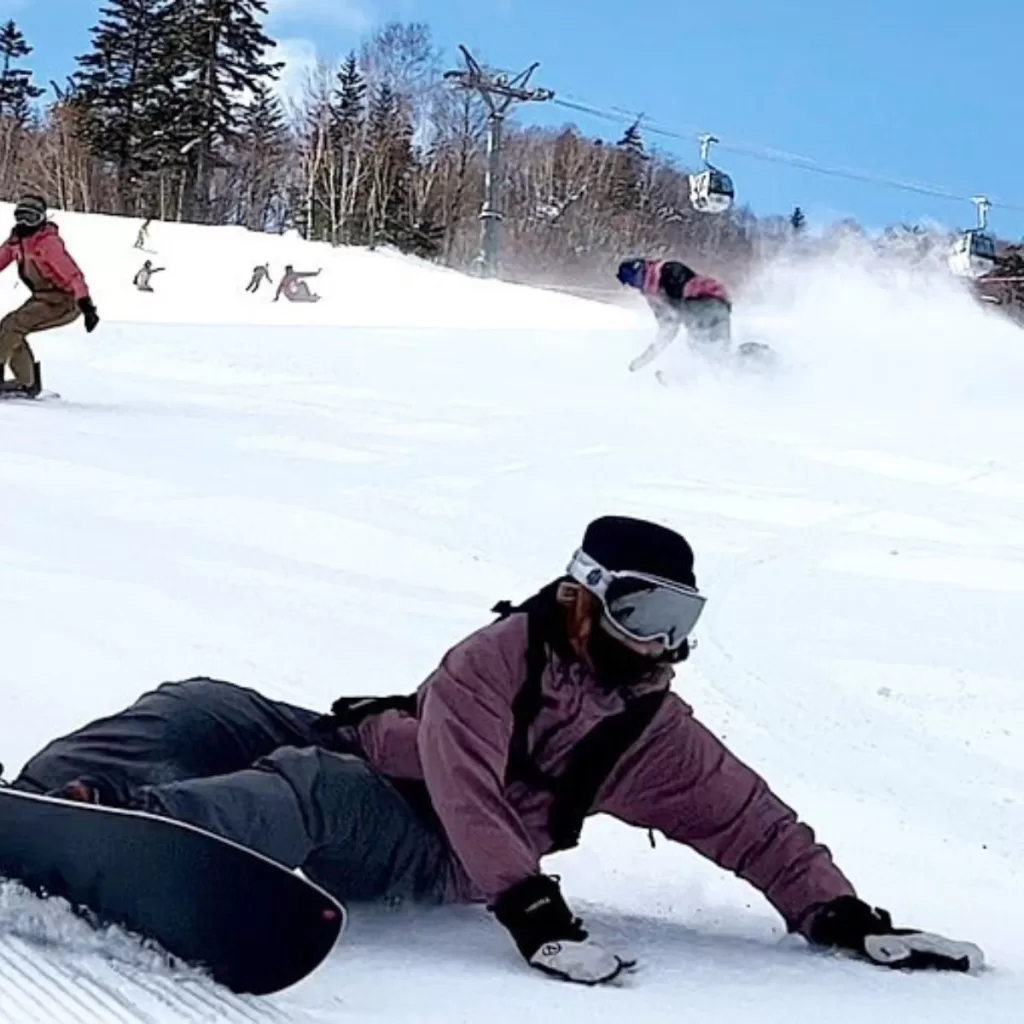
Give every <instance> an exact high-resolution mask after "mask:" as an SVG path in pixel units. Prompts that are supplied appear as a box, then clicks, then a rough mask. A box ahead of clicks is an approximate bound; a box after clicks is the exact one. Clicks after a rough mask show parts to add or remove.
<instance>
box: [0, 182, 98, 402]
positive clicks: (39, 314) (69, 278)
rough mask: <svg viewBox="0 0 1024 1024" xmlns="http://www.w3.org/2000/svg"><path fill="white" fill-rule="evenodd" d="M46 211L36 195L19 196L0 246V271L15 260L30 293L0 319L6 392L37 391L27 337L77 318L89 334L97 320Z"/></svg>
mask: <svg viewBox="0 0 1024 1024" xmlns="http://www.w3.org/2000/svg"><path fill="white" fill-rule="evenodd" d="M46 213H47V210H46V201H45V200H44V199H42V197H40V196H35V195H27V196H25V197H23V198H22V199H21V200H19V202H18V204H17V206H16V207H15V209H14V230H13V232H12V233H11V235H10V237H9V238H8V239H7V241H6V242H4V243H3V245H0V272H2V271H4V270H6V269H7V268H8V267H9V266H10V265H11V264H12V263H15V262H16V263H17V264H18V275H19V276H20V278H21V280H22V281H23V282H24V284H25V286H26V287H27V288H28V290H29V292H30V293H31V295H30V297H29V299H28V301H27V302H25V303H24V304H23V305H22V306H21V307H19V308H18V309H16V310H14V311H13V312H11V313H8V314H7V315H6V316H5V317H4V318H3V320H0V370H2V368H3V366H4V365H5V364H6V365H9V366H10V368H11V373H12V374H13V375H14V380H13V381H8V382H6V383H4V384H3V385H2V387H3V389H4V390H7V391H22V392H27V393H30V394H31V393H34V392H37V391H38V390H39V382H38V374H37V371H36V361H35V356H34V354H33V352H32V348H31V346H30V345H29V343H28V336H29V335H31V334H37V333H39V332H40V331H49V330H52V329H53V328H56V327H65V326H66V325H67V324H70V323H73V322H74V321H75V320H77V319H78V317H79V316H83V317H84V318H85V329H86V330H87V331H88V332H90V333H91V332H92V331H94V330H95V329H96V327H97V325H98V324H99V322H100V318H99V315H98V314H97V312H96V307H95V305H93V301H92V299H91V298H90V297H89V289H88V286H87V285H86V283H85V278H84V277H83V276H82V271H81V270H80V269H79V267H78V264H77V263H75V261H74V260H73V259H72V258H71V256H70V255H69V253H68V251H67V249H66V248H65V247H64V242H63V240H62V239H61V237H60V232H59V231H58V229H57V225H56V224H53V223H51V222H50V221H48V220H47V218H46ZM2 376H3V374H2V372H0V377H2Z"/></svg>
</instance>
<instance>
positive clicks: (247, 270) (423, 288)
mask: <svg viewBox="0 0 1024 1024" xmlns="http://www.w3.org/2000/svg"><path fill="white" fill-rule="evenodd" d="M12 211H13V207H11V206H10V204H5V203H0V224H7V223H10V219H11V213H12ZM53 219H54V221H55V222H56V223H57V224H58V225H59V226H60V229H61V234H62V235H63V237H64V239H65V241H66V242H67V245H68V247H69V249H70V250H71V252H72V253H73V254H74V255H75V256H76V258H79V259H80V262H81V263H82V264H83V269H85V270H86V277H87V279H88V281H89V284H90V287H91V289H92V292H93V296H94V298H95V301H96V305H97V306H98V307H99V310H100V315H101V316H103V317H104V319H106V320H112V321H120V322H141V323H152V322H158V323H179V324H196V323H198V324H212V323H217V324H236V325H237V324H274V325H285V324H287V325H290V326H308V325H345V326H349V327H357V326H358V327H415V328H423V327H436V328H466V327H468V328H476V327H479V326H480V324H481V323H486V324H489V325H491V326H493V327H496V328H497V327H507V328H534V329H535V328H545V329H551V328H558V329H592V328H598V329H614V328H621V327H624V326H625V327H630V326H635V325H636V317H635V315H634V314H632V313H630V312H624V311H622V310H619V309H616V308H614V307H611V306H607V305H598V304H597V303H592V302H581V301H579V300H578V299H574V298H571V297H568V296H564V295H561V294H558V293H556V292H546V291H545V292H538V291H536V290H530V289H526V288H522V287H517V286H513V285H508V284H503V283H500V282H497V281H486V280H477V279H473V278H469V277H466V276H465V275H463V274H460V273H457V272H456V271H453V270H446V269H444V268H441V267H436V266H433V265H431V264H427V263H424V262H423V261H422V260H418V259H416V258H414V257H410V256H404V255H402V254H401V253H398V252H395V251H394V250H388V249H382V250H378V251H377V252H372V253H371V252H369V251H368V250H365V249H357V248H337V249H334V248H332V247H331V246H329V245H326V244H316V243H310V242H304V241H302V239H300V238H299V237H298V236H297V235H295V234H291V235H266V234H262V233H256V232H252V231H247V230H245V229H244V228H206V227H197V226H195V225H190V224H165V223H162V222H154V223H153V224H151V225H150V227H149V231H148V235H147V241H146V244H145V249H142V250H140V249H136V248H134V244H135V241H136V238H137V236H138V232H139V227H140V226H141V224H142V222H141V221H139V220H127V219H125V218H122V217H104V216H85V215H82V214H75V213H56V214H54V216H53ZM147 259H148V260H150V261H151V262H152V264H153V266H154V267H157V268H163V270H162V272H161V273H159V274H156V275H155V276H154V277H153V289H154V293H153V294H152V295H149V294H145V293H141V292H138V291H136V290H135V289H134V288H133V287H131V282H132V279H133V278H134V277H135V273H136V271H138V269H139V268H140V267H141V266H142V264H143V261H144V260H147ZM262 263H269V264H270V272H271V274H272V275H273V278H274V286H269V285H267V284H264V285H263V286H262V287H261V289H260V291H259V292H258V293H257V294H256V295H252V294H248V293H246V291H245V287H246V285H247V284H248V282H249V278H250V275H251V273H252V269H253V267H255V266H256V265H258V264H262ZM287 264H292V265H293V266H294V267H295V269H296V270H299V271H316V270H320V271H321V273H320V275H319V276H318V277H315V278H312V279H311V280H310V281H309V284H310V286H311V290H312V291H313V292H314V293H316V294H319V295H320V296H322V300H321V301H320V302H318V303H313V304H293V303H289V302H287V301H285V300H284V299H282V300H281V301H279V302H276V303H275V302H273V301H272V300H273V297H274V291H275V288H276V283H277V281H279V280H280V278H281V275H282V273H283V270H284V267H285V266H286V265H287ZM14 280H15V278H14V274H13V273H12V274H10V280H8V281H7V282H5V284H4V285H3V287H0V294H3V291H4V290H5V289H7V288H11V287H14ZM18 287H20V286H18Z"/></svg>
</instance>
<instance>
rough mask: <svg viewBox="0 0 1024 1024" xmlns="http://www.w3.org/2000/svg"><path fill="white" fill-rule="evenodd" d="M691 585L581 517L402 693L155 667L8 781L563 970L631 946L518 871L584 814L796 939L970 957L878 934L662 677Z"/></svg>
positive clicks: (925, 941) (577, 976)
mask: <svg viewBox="0 0 1024 1024" xmlns="http://www.w3.org/2000/svg"><path fill="white" fill-rule="evenodd" d="M704 602H705V598H704V596H703V595H702V594H701V593H700V592H699V591H698V589H697V586H696V579H695V577H694V556H693V551H692V549H691V547H690V545H689V544H688V543H687V541H686V540H685V538H683V537H682V536H681V535H680V534H678V533H676V532H674V531H672V530H670V529H668V528H666V527H664V526H660V525H657V524H655V523H651V522H647V521H645V520H639V519H631V518H625V517H618V516H607V517H603V518H601V519H598V520H596V521H595V522H593V523H591V524H590V526H589V527H588V528H587V530H586V532H585V534H584V537H583V542H582V545H581V546H580V547H579V548H578V549H577V550H576V552H575V553H574V554H573V556H572V558H571V559H570V561H569V565H568V568H567V570H566V572H565V573H564V574H562V575H560V576H559V577H557V578H556V579H554V580H553V581H552V582H551V583H549V584H548V585H547V586H545V587H543V588H542V589H541V590H540V591H539V592H538V593H537V594H535V595H534V596H533V597H531V598H530V599H529V600H527V601H526V602H525V603H524V604H522V605H519V606H515V607H513V606H511V605H509V604H507V603H502V604H500V605H498V606H496V607H495V609H494V610H495V612H496V613H498V615H499V619H498V621H496V622H493V623H492V624H490V625H488V626H485V627H484V628H482V629H480V630H477V631H476V632H474V633H473V634H471V635H470V636H469V637H467V638H466V639H464V640H462V641H461V642H460V643H458V644H456V646H455V647H453V648H452V649H451V650H449V651H448V652H447V653H446V654H445V655H444V657H443V659H442V660H441V663H440V664H439V666H438V667H437V668H436V669H435V670H434V671H433V673H431V675H430V676H429V677H428V678H427V679H426V681H425V682H424V683H422V685H420V686H419V688H418V689H417V690H416V691H414V692H412V693H408V692H407V693H405V694H401V695H398V696H394V697H379V696H377V697H356V696H352V695H351V691H350V693H349V694H348V695H346V696H345V697H342V698H340V699H339V700H338V701H336V702H335V704H334V706H333V708H332V713H331V714H330V715H327V716H322V715H320V714H318V713H317V712H315V711H313V710H310V709H306V708H302V707H297V706H294V705H290V704H284V703H282V702H280V701H275V700H270V699H268V698H266V697H264V696H263V695H262V694H260V693H258V692H256V691H255V690H251V689H247V688H243V687H240V686H236V685H234V684H232V683H228V682H223V681H219V680H214V679H209V678H193V679H189V680H185V681H183V682H176V683H165V684H164V685H163V686H161V687H160V688H159V689H157V690H155V691H152V692H149V693H146V694H144V695H143V696H142V697H140V698H139V699H138V701H136V703H135V704H134V705H132V706H131V707H129V708H127V709H126V710H124V711H122V712H120V713H118V714H115V715H113V716H111V717H107V718H102V719H100V720H98V721H95V722H92V723H91V724H89V725H86V726H84V727H83V728H81V729H79V730H78V731H76V732H73V733H71V734H70V735H68V736H64V737H62V738H60V739H57V740H55V741H53V742H52V743H50V744H49V745H48V746H47V747H45V748H44V749H43V750H42V751H41V752H40V753H39V754H37V755H36V756H35V757H33V758H32V759H31V760H29V762H28V763H27V764H26V765H25V767H24V768H23V769H22V772H21V774H20V775H19V777H18V778H17V779H16V780H15V781H14V782H13V783H12V785H13V786H14V787H15V788H18V789H24V790H27V791H32V792H36V793H39V792H44V793H50V794H51V795H55V796H58V797H63V798H66V799H74V800H85V801H89V802H94V803H100V804H106V805H110V806H115V807H116V806H121V807H130V808H138V809H141V810H145V811H149V812H151V813H155V814H160V815H166V816H168V817H171V818H174V819H176V820H180V821H185V822H188V823H190V824H192V825H195V826H198V827H200V828H204V829H207V830H208V831H211V832H215V833H217V834H218V835H221V836H224V837H226V838H228V839H231V840H234V841H235V842H238V843H241V844H242V845H244V846H247V847H249V848H251V849H254V850H256V851H258V852H260V853H262V854H264V855H265V856H267V857H271V858H273V859H274V860H276V861H278V862H279V863H281V864H283V865H285V866H287V867H289V868H293V869H296V868H301V870H302V871H303V873H304V874H305V875H306V876H307V877H308V878H309V879H310V880H312V881H313V882H316V883H317V884H319V885H321V886H323V887H324V888H325V889H327V890H328V891H329V892H330V893H331V894H332V895H334V896H335V897H336V898H338V899H339V900H342V901H353V902H354V901H378V900H394V899H407V900H416V901H421V902H425V903H450V902H463V903H465V902H479V903H485V904H486V905H487V907H488V909H489V910H490V911H491V912H492V913H493V914H494V916H495V918H496V919H497V920H498V921H499V922H500V923H501V924H502V925H504V927H505V928H506V929H507V931H508V932H509V934H510V936H511V939H512V942H513V943H514V944H515V946H516V947H517V948H518V950H519V952H520V954H521V955H522V957H523V959H524V960H525V961H526V963H527V964H529V965H530V966H531V967H533V968H536V969H537V970H539V971H543V972H544V973H546V974H549V975H552V976H554V977H556V978H561V979H563V980H566V981H572V982H579V983H581V984H587V985H594V984H599V983H602V982H607V981H610V980H612V979H613V978H615V977H617V976H618V975H619V974H621V973H622V972H623V971H626V970H629V969H630V968H632V967H633V966H634V963H635V961H634V960H633V958H632V957H629V956H627V955H625V954H623V953H616V952H613V951H611V950H609V949H606V948H605V947H604V946H603V945H602V944H600V943H598V942H597V941H595V940H594V939H592V938H590V937H589V935H588V933H587V931H586V929H585V928H584V926H583V923H582V922H581V921H580V920H579V919H578V918H577V917H576V916H575V914H573V912H572V911H571V910H570V908H569V906H568V904H567V902H566V900H565V898H564V896H563V894H562V891H561V887H560V885H559V881H558V879H556V878H554V877H552V876H550V875H548V874H546V873H544V872H543V870H542V865H541V859H542V858H543V857H545V856H546V855H548V854H551V853H554V852H556V851H559V850H568V849H571V848H572V847H574V846H576V845H577V844H578V842H579V839H580V833H581V830H582V829H583V826H584V820H585V819H586V818H587V817H589V816H591V815H594V814H608V815H612V816H613V817H616V818H619V819H620V820H622V821H624V822H626V823H628V824H630V825H633V826H636V827H638V828H642V829H656V830H658V831H659V832H662V833H663V834H664V835H665V836H667V837H668V838H669V839H671V840H674V841H676V842H678V843H682V844H684V845H686V846H689V847H691V848H692V849H694V850H696V851H697V852H698V853H700V854H701V855H703V856H704V857H707V858H709V859H710V860H712V861H713V862H714V863H715V864H718V865H719V866H721V867H723V868H725V869H727V870H729V871H733V872H735V873H736V874H738V875H739V876H740V877H742V878H743V879H744V880H745V881H747V882H749V883H750V884H751V885H753V886H754V887H755V888H757V889H758V890H760V891H761V892H762V893H763V894H764V895H765V897H766V898H767V899H768V901H769V902H770V903H771V904H772V905H773V906H774V907H775V908H776V910H777V911H778V912H779V914H780V915H781V916H782V917H783V919H784V920H785V922H786V924H787V926H788V927H789V929H790V931H792V932H796V933H799V934H801V935H803V936H804V937H806V938H807V939H808V940H809V941H810V942H812V943H814V944H817V945H819V946H823V947H831V948H836V949H840V950H843V951H846V952H848V953H849V954H852V955H854V956H857V957H860V958H861V959H864V960H866V961H868V962H869V963H873V964H877V965H880V966H885V967H900V968H907V969H919V968H938V969H944V970H952V971H968V970H974V969H977V968H980V967H981V966H982V962H983V956H982V953H981V950H980V949H978V947H977V946H974V945H972V944H970V943H965V942H957V941H953V940H950V939H946V938H944V937H942V936H940V935H936V934H932V933H927V932H919V931H915V930H911V929H901V928H895V927H894V926H893V924H892V920H891V919H890V916H889V914H888V913H886V912H885V911H884V910H878V909H874V908H872V906H871V905H870V904H868V903H865V902H863V901H862V900H861V899H860V898H859V897H858V895H857V894H856V892H855V890H854V887H853V885H852V884H851V883H850V881H849V880H848V879H847V878H846V876H845V875H844V874H843V873H842V872H841V871H840V869H839V868H838V867H837V866H836V864H835V862H834V861H833V859H832V855H831V853H830V852H829V850H828V849H827V848H826V847H825V846H823V845H821V844H820V843H819V842H818V840H817V839H816V837H815V835H814V833H813V832H812V831H811V829H810V828H809V827H808V826H807V825H806V824H803V823H802V822H801V821H799V820H798V818H797V816H796V813H795V812H794V811H793V810H791V809H790V808H789V807H787V806H786V804H784V803H783V802H782V801H781V800H780V799H779V797H777V796H776V795H775V794H774V793H773V792H772V790H771V789H770V788H769V786H768V784H767V783H766V782H765V780H764V779H763V778H761V776H759V775H758V774H756V773H755V772H754V771H753V770H752V769H751V768H749V767H747V765H745V764H744V763H743V762H742V761H740V760H739V759H738V758H737V757H736V756H735V755H734V754H733V753H732V752H731V751H730V750H729V749H728V748H727V747H726V746H725V744H724V743H723V742H722V741H721V740H719V739H718V738H717V737H716V736H715V735H714V733H712V732H711V731H710V730H709V729H707V728H705V726H703V725H702V724H701V723H700V722H699V721H698V720H697V718H696V717H695V716H694V713H693V710H692V709H691V708H690V707H689V706H688V705H687V704H686V703H685V702H684V701H683V699H682V698H681V697H680V696H679V695H678V694H677V693H676V692H675V691H674V690H673V689H672V678H673V674H674V671H675V669H676V667H677V666H679V665H680V664H681V663H682V662H684V661H686V659H687V657H688V655H689V653H690V640H689V638H690V635H691V632H692V631H693V629H694V627H695V625H696V623H697V621H698V618H699V617H700V614H701V611H702V609H703V606H704ZM824 754H825V752H824V751H823V755H824ZM688 891H690V890H689V889H688V888H687V887H686V885H685V884H684V885H683V886H682V888H681V895H684V896H685V895H686V893H687V892H688ZM239 898H240V899H244V894H239Z"/></svg>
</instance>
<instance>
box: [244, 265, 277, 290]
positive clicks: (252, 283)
mask: <svg viewBox="0 0 1024 1024" xmlns="http://www.w3.org/2000/svg"><path fill="white" fill-rule="evenodd" d="M264 281H266V282H267V284H271V285H272V284H273V283H274V281H273V279H272V278H271V276H270V264H269V263H261V264H260V265H259V266H258V267H253V268H252V277H251V278H249V283H248V284H247V285H246V286H245V290H246V291H247V292H252V293H253V294H254V295H255V294H256V292H258V291H259V290H260V285H261V284H263V282H264Z"/></svg>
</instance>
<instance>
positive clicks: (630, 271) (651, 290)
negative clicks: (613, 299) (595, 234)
mask: <svg viewBox="0 0 1024 1024" xmlns="http://www.w3.org/2000/svg"><path fill="white" fill-rule="evenodd" d="M616 276H617V277H618V279H619V281H620V283H621V284H624V285H626V286H627V287H629V288H636V289H638V290H639V291H640V292H642V293H643V295H644V297H645V298H646V299H647V302H648V304H649V305H650V307H651V309H652V310H653V312H654V316H655V319H656V320H657V321H658V334H657V337H656V338H655V339H654V341H653V342H652V343H651V344H650V345H648V346H647V348H646V349H645V350H644V351H643V352H642V353H641V354H640V355H639V356H637V357H636V359H634V360H633V362H631V363H630V364H629V369H630V372H635V371H636V370H639V369H642V368H643V367H644V366H646V365H647V364H648V363H650V362H652V361H653V360H654V359H655V358H656V357H657V356H659V355H660V354H661V353H662V352H664V351H665V349H666V348H668V346H669V345H671V344H672V342H673V341H675V339H676V336H677V335H678V334H679V330H680V328H681V327H685V328H686V333H687V338H688V340H689V342H690V344H691V346H693V347H695V348H700V349H703V350H704V351H710V352H717V353H720V354H724V353H727V352H728V351H729V348H730V344H731V318H732V303H731V302H730V300H729V296H728V294H727V293H726V290H725V287H724V286H723V285H722V284H721V282H719V281H716V280H715V279H714V278H713V277H707V276H706V275H704V274H698V273H697V272H696V271H695V270H693V269H691V268H690V267H688V266H687V265H686V264H685V263H680V262H679V261H678V260H642V259H631V260H626V261H625V262H623V263H621V264H619V270H618V274H617V275H616Z"/></svg>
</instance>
